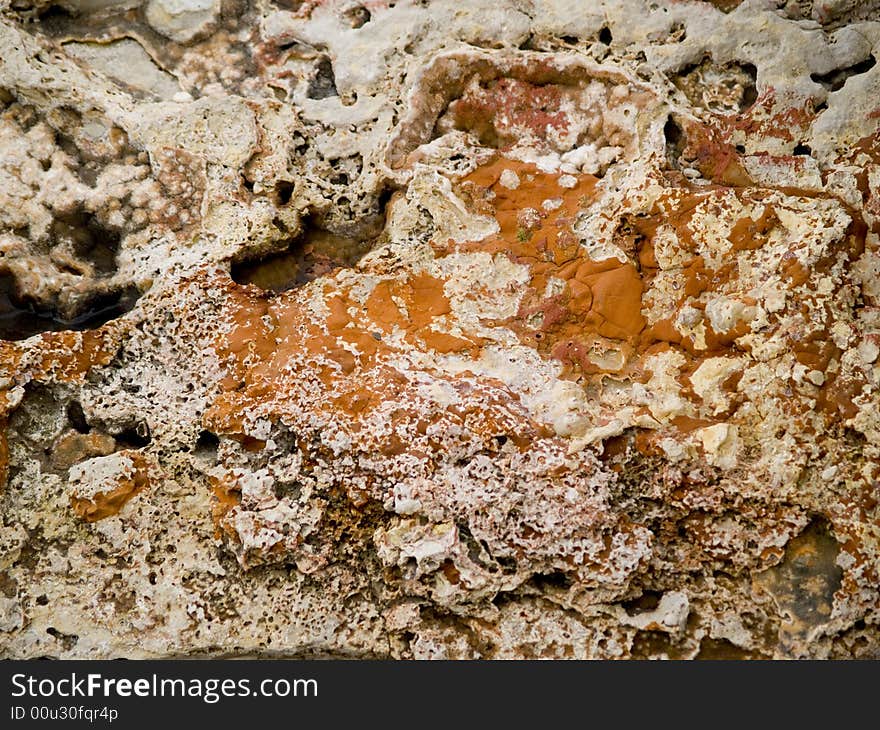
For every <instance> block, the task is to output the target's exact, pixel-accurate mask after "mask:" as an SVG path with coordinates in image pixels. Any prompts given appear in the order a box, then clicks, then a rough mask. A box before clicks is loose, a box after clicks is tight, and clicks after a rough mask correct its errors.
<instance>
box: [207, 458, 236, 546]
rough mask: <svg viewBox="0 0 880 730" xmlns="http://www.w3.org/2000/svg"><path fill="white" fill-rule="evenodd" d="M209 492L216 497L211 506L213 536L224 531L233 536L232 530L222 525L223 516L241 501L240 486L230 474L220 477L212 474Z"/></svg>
mask: <svg viewBox="0 0 880 730" xmlns="http://www.w3.org/2000/svg"><path fill="white" fill-rule="evenodd" d="M209 482H210V487H211V493H212V494H213V495H214V497H215V498H216V502H214V505H213V507H212V508H211V519H212V521H213V522H214V537H216V538H217V539H219V538H220V537H222V535H223V533H224V532H226V533H227V534H229V535H230V536H231V537H234V536H235V533H234V530H231V529H230V528H227V527H225V526H224V522H223V518H225V517H226V515H227V514H228V513H229V511H230V510H232V509H233V508H234V507H237V506H238V505H239V504H240V503H241V487H240V486H239V484H238V482H237V481H235V478H234V477H233V476H232V475H231V474H228V473H227V474H224V475H223V476H222V477H216V476H212V477H210V479H209Z"/></svg>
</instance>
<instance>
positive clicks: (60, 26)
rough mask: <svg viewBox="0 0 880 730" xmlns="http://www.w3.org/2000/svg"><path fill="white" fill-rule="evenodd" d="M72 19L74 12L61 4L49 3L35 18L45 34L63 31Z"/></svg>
mask: <svg viewBox="0 0 880 730" xmlns="http://www.w3.org/2000/svg"><path fill="white" fill-rule="evenodd" d="M73 19H74V13H73V12H71V11H70V10H68V9H67V8H65V7H62V6H61V5H54V4H53V5H50V6H49V7H47V8H46V9H45V10H43V11H42V12H40V14H39V15H38V16H37V20H38V22H39V24H40V26H41V30H42V31H43V32H44V33H46V34H47V35H57V34H59V33H61V32H63V31H64V30H65V29H66V28H67V27H68V26H69V25H70V23H71V21H72V20H73Z"/></svg>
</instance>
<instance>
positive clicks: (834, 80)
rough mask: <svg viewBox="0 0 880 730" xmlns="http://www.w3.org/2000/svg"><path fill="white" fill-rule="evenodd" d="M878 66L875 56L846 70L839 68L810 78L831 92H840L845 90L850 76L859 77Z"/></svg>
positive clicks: (812, 75) (811, 75)
mask: <svg viewBox="0 0 880 730" xmlns="http://www.w3.org/2000/svg"><path fill="white" fill-rule="evenodd" d="M876 64H877V61H876V60H875V59H874V57H873V56H868V58H866V59H865V60H864V61H860V62H859V63H854V64H853V65H852V66H847V67H846V68H839V69H835V70H834V71H831V72H830V73H827V74H810V78H811V79H812V80H813V81H815V82H816V83H817V84H822V86H824V87H825V88H826V89H828V90H829V91H838V90H839V89H842V88H843V85H844V84H845V83H846V80H847V79H848V78H849V77H850V76H858V75H859V74H863V73H865V72H866V71H870V70H871V69H872V68H874V66H875V65H876Z"/></svg>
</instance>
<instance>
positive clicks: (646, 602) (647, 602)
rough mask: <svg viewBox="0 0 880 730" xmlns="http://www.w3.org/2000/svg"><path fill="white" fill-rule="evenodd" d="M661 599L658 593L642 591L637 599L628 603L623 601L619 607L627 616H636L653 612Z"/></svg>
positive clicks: (660, 594) (661, 595) (632, 599)
mask: <svg viewBox="0 0 880 730" xmlns="http://www.w3.org/2000/svg"><path fill="white" fill-rule="evenodd" d="M662 597H663V594H662V593H660V592H658V591H644V592H643V593H642V595H640V596H639V597H638V598H631V599H630V600H628V601H624V602H623V603H622V604H621V605H622V606H623V608H624V610H626V612H627V613H628V614H630V615H636V614H639V613H646V612H648V611H653V610H654V609H655V608H657V606H659V605H660V599H661V598H662Z"/></svg>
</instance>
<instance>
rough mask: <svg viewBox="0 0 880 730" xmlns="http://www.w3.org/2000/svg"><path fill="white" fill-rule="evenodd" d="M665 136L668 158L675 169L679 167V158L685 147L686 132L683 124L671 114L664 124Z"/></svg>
mask: <svg viewBox="0 0 880 730" xmlns="http://www.w3.org/2000/svg"><path fill="white" fill-rule="evenodd" d="M663 137H664V138H665V139H666V159H667V160H668V162H669V166H670V167H671V168H673V169H676V168H678V160H679V158H680V157H681V153H682V150H683V149H684V132H683V131H682V128H681V125H680V124H679V123H678V122H677V121H675V119H674V118H673V116H672V115H671V114H670V115H669V117H667V119H666V124H664V125H663Z"/></svg>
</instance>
